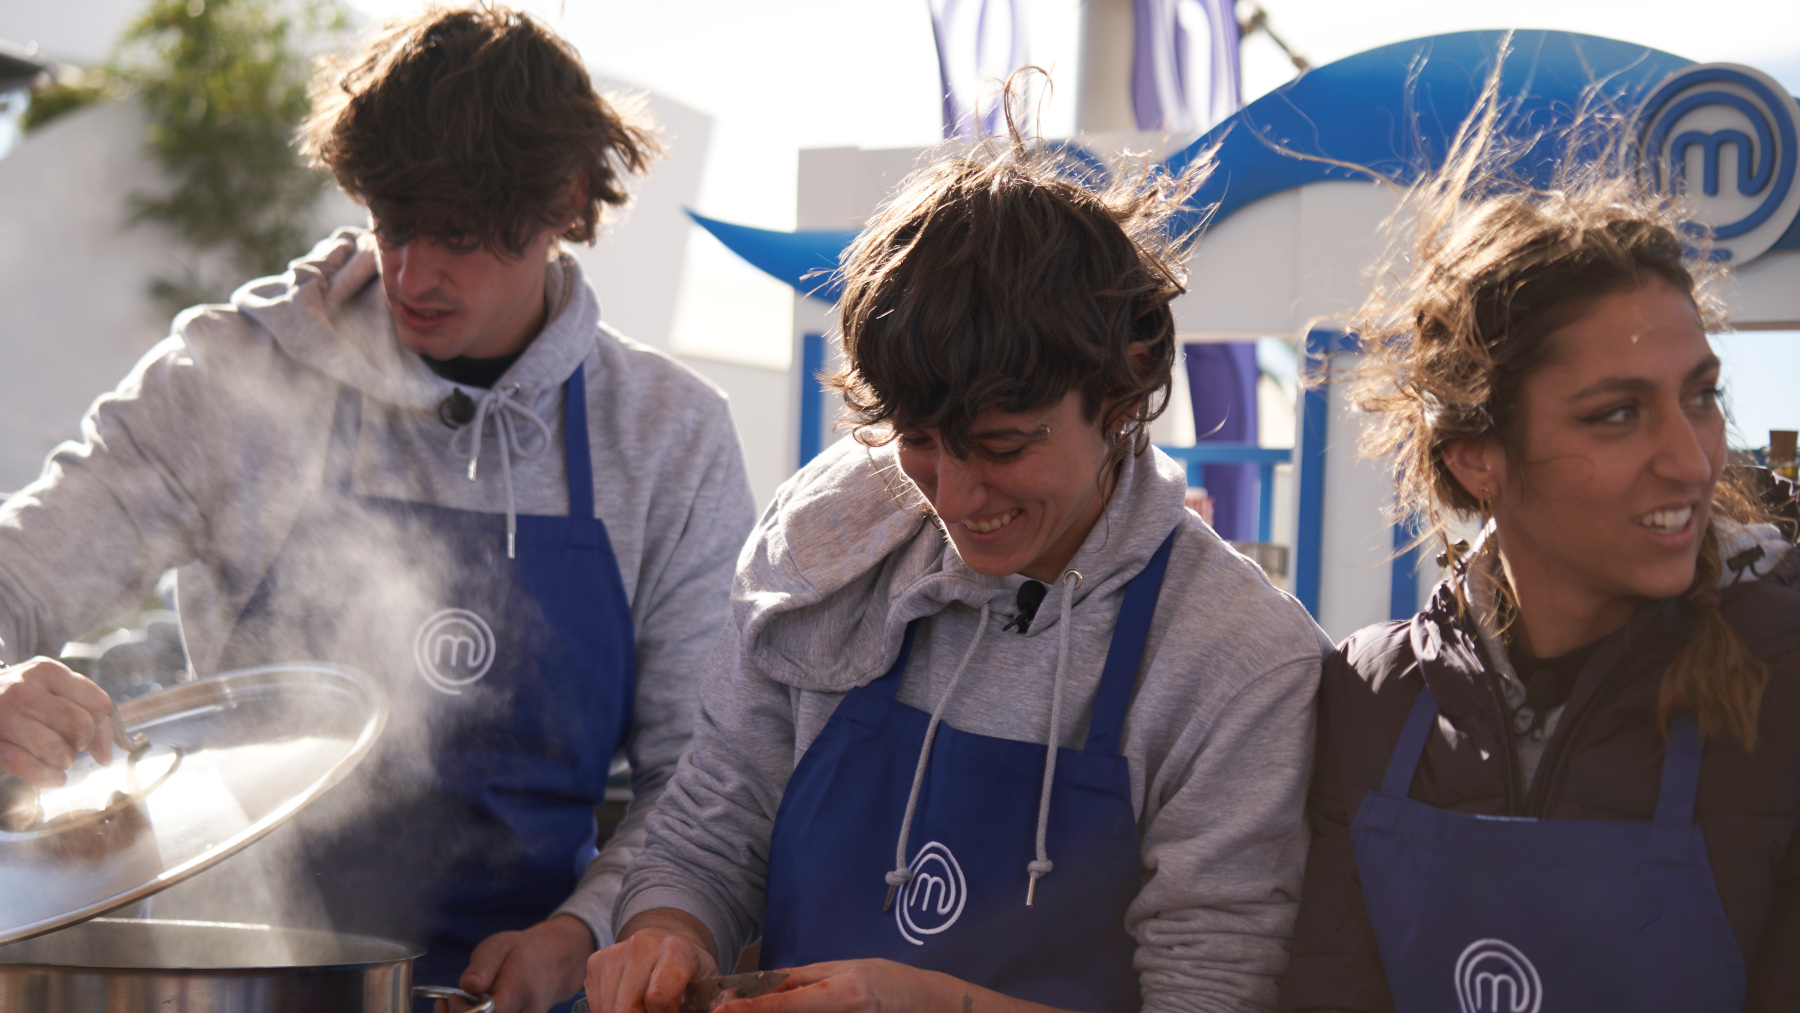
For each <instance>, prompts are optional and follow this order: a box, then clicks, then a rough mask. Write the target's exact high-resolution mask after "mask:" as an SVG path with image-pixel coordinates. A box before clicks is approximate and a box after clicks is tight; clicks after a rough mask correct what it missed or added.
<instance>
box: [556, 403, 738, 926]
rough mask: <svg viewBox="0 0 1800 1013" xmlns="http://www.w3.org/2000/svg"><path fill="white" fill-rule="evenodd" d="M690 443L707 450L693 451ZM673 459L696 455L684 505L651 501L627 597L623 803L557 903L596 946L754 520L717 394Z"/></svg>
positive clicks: (637, 847)
mask: <svg viewBox="0 0 1800 1013" xmlns="http://www.w3.org/2000/svg"><path fill="white" fill-rule="evenodd" d="M695 448H710V452H709V453H706V454H704V455H700V454H696V453H695V452H694V449H695ZM682 455H691V456H685V457H684V456H682ZM677 459H680V460H702V461H704V462H705V463H704V465H703V466H702V467H701V468H700V469H699V472H700V473H699V480H698V482H697V484H695V485H694V486H693V489H694V493H693V496H692V499H691V500H690V502H689V504H688V508H687V510H686V511H685V512H678V511H673V510H667V511H665V510H664V506H665V504H662V503H658V504H657V511H658V513H659V514H663V515H664V516H667V517H670V518H672V520H671V521H670V523H669V524H668V526H667V527H666V528H665V529H653V531H652V536H653V537H655V538H657V539H659V540H661V541H663V542H664V545H662V546H656V545H647V546H646V547H645V550H646V551H645V554H644V555H645V559H646V560H650V559H658V560H661V565H660V566H657V567H656V568H655V569H654V571H650V570H649V569H648V568H647V569H646V572H645V573H643V574H641V575H640V577H639V587H640V590H639V592H638V595H637V597H636V598H635V600H634V601H633V604H632V610H633V612H634V613H635V614H636V618H637V624H636V625H637V694H636V699H635V703H634V710H633V714H632V728H631V732H630V735H629V738H628V739H627V740H626V744H625V751H626V756H627V757H628V758H629V759H630V761H631V791H632V800H631V804H630V806H629V807H628V808H627V809H626V811H625V817H624V819H623V820H621V821H620V823H619V826H618V827H617V828H616V829H615V830H614V831H613V834H612V837H611V838H609V839H608V840H607V842H606V846H605V847H604V848H603V849H601V851H600V854H599V855H598V856H596V857H595V858H594V860H593V861H592V862H590V863H589V864H588V868H587V870H586V872H585V873H584V874H583V876H582V878H581V882H580V883H579V884H578V885H577V886H576V889H575V892H574V894H572V895H571V896H570V897H569V899H568V900H567V901H565V902H564V903H563V905H562V906H561V907H560V908H558V909H557V913H559V914H571V915H574V916H575V917H577V918H580V919H581V920H582V921H583V922H585V923H586V924H587V926H588V928H589V929H590V930H591V931H592V932H593V933H594V940H595V942H596V943H597V944H598V945H600V946H602V947H605V946H609V945H611V944H612V941H613V930H614V927H615V924H616V923H615V922H614V921H613V917H612V912H613V906H614V904H615V902H616V901H617V899H618V897H619V889H620V884H621V881H622V879H623V877H624V875H625V870H626V869H627V868H629V867H630V866H631V864H632V862H633V861H634V860H635V859H636V858H637V857H638V855H639V854H640V853H641V852H642V851H643V849H644V844H645V820H646V817H647V816H648V815H649V813H650V812H651V810H653V809H654V808H655V807H656V803H657V799H658V798H659V797H661V796H662V794H663V791H664V789H665V787H666V786H667V785H668V783H669V780H670V778H671V777H673V776H674V775H675V769H676V764H677V762H678V761H679V760H680V759H681V757H682V754H683V753H684V752H686V750H687V748H688V742H689V739H690V737H691V736H692V735H693V731H694V706H695V700H696V698H697V696H698V695H699V683H700V673H701V671H702V670H703V667H704V664H705V661H706V656H707V651H708V649H709V648H710V647H711V646H712V643H713V641H714V639H715V638H716V636H717V634H718V631H719V629H720V627H721V626H723V625H724V624H725V621H726V618H727V616H728V615H729V612H730V605H731V602H730V598H731V576H732V571H733V569H734V567H735V565H736V562H737V556H738V552H739V550H740V549H741V548H742V547H743V544H744V539H745V538H746V537H747V536H748V535H749V533H750V527H751V524H752V523H753V522H754V521H755V505H754V501H753V499H752V495H751V492H750V484H749V479H748V477H747V476H746V475H745V473H744V460H743V452H742V450H741V449H740V448H739V444H738V439H737V433H736V430H735V429H734V428H733V427H732V425H731V420H730V416H729V415H728V414H727V413H726V407H725V403H724V401H723V400H720V401H718V402H717V404H716V411H714V412H713V413H712V414H711V416H710V417H709V419H708V420H707V422H706V423H705V424H704V425H702V426H700V427H698V431H697V432H696V433H695V434H694V439H693V443H692V444H691V445H690V446H688V447H684V448H683V449H682V451H681V452H680V453H679V454H677ZM668 484H669V485H673V486H674V487H676V488H680V487H681V486H680V485H679V484H676V483H668Z"/></svg>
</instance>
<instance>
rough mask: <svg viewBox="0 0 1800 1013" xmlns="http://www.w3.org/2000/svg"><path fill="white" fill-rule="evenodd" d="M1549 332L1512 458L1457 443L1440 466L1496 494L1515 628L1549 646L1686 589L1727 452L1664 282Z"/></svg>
mask: <svg viewBox="0 0 1800 1013" xmlns="http://www.w3.org/2000/svg"><path fill="white" fill-rule="evenodd" d="M1544 340H1546V341H1548V342H1549V343H1550V347H1549V357H1548V360H1547V361H1546V363H1545V364H1544V365H1543V366H1541V367H1540V368H1539V369H1538V370H1536V371H1535V372H1534V373H1532V374H1531V375H1530V376H1529V377H1528V378H1527V379H1526V380H1525V382H1524V385H1523V389H1522V398H1521V402H1522V403H1521V406H1520V411H1521V418H1520V422H1521V432H1520V439H1519V451H1518V453H1517V455H1516V457H1517V460H1512V459H1509V458H1508V456H1507V455H1506V454H1505V453H1504V452H1503V451H1502V450H1500V448H1499V447H1498V446H1497V445H1496V444H1494V443H1493V442H1492V441H1482V442H1479V443H1462V444H1452V445H1450V446H1447V447H1446V448H1445V450H1444V460H1445V462H1446V464H1448V465H1449V466H1450V468H1451V470H1452V472H1453V473H1454V474H1455V475H1456V478H1457V480H1458V481H1459V482H1461V483H1462V485H1463V487H1464V488H1465V489H1468V490H1469V491H1470V492H1471V493H1473V494H1476V495H1478V496H1479V490H1480V489H1481V488H1482V487H1483V486H1485V487H1486V488H1487V489H1488V491H1489V493H1490V495H1491V496H1492V502H1493V515H1494V521H1495V525H1496V528H1497V529H1498V533H1499V538H1500V551H1501V555H1502V559H1503V560H1504V562H1505V565H1506V570H1507V575H1508V577H1509V579H1510V580H1511V581H1512V585H1513V588H1514V590H1515V591H1516V593H1517V595H1518V599H1519V607H1520V612H1521V615H1522V618H1523V619H1524V620H1525V626H1526V631H1527V633H1528V635H1529V636H1530V637H1531V638H1532V641H1533V644H1532V647H1533V650H1534V651H1536V653H1538V654H1539V655H1540V656H1549V655H1550V654H1553V653H1559V651H1558V649H1559V648H1562V649H1573V648H1575V647H1579V646H1581V645H1582V644H1583V643H1586V642H1589V641H1591V640H1592V639H1596V638H1597V637H1599V636H1602V635H1604V634H1606V633H1607V632H1610V631H1611V630H1612V629H1616V628H1617V627H1618V626H1620V625H1623V623H1624V622H1625V621H1626V620H1627V619H1629V618H1630V615H1631V613H1632V611H1634V610H1635V608H1636V607H1637V605H1638V604H1639V603H1640V602H1642V601H1644V600H1646V599H1657V598H1668V597H1672V596H1675V595H1678V594H1681V593H1682V592H1684V591H1686V590H1687V588H1688V586H1689V585H1690V584H1691V583H1692V582H1693V579H1694V566H1695V560H1696V558H1697V557H1698V555H1699V551H1700V545H1701V536H1702V534H1703V533H1704V532H1705V530H1706V525H1707V522H1708V521H1709V519H1710V517H1711V506H1712V498H1713V487H1714V485H1715V484H1716V483H1717V482H1718V479H1719V475H1720V472H1721V471H1722V470H1723V468H1724V465H1725V459H1726V448H1725V418H1724V415H1723V412H1722V410H1721V408H1720V405H1719V391H1718V381H1719V360H1718V358H1717V357H1716V356H1715V355H1714V354H1713V352H1712V349H1711V347H1710V346H1709V345H1708V343H1707V340H1706V333H1705V331H1704V330H1703V328H1702V326H1701V323H1700V318H1699V315H1698V314H1697V313H1696V311H1695V309H1694V304H1693V301H1692V300H1691V299H1689V298H1688V296H1687V295H1685V294H1683V293H1682V292H1679V291H1677V290H1676V289H1675V288H1673V287H1672V286H1670V285H1669V284H1668V283H1666V282H1664V281H1661V280H1656V281H1652V282H1650V283H1648V284H1646V285H1644V286H1642V287H1640V288H1635V289H1630V290H1626V291H1621V292H1615V293H1612V294H1609V295H1605V296H1601V297H1600V298H1598V299H1596V300H1594V302H1593V303H1592V305H1591V306H1589V307H1588V309H1587V311H1586V312H1585V313H1583V314H1582V315H1581V316H1580V317H1579V318H1577V319H1576V320H1574V321H1573V322H1571V323H1569V324H1567V325H1565V326H1563V327H1561V328H1558V329H1557V330H1554V331H1552V332H1550V334H1548V335H1547V336H1546V338H1545V339H1544ZM1534 617H1535V618H1534ZM1559 627H1569V629H1568V630H1567V631H1565V632H1561V633H1558V632H1556V630H1557V629H1558V628H1559ZM1539 641H1543V642H1542V643H1540V642H1539Z"/></svg>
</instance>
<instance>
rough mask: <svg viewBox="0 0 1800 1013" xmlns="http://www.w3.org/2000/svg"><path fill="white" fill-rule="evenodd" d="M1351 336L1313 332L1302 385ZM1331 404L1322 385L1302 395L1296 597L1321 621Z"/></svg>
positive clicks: (1296, 530)
mask: <svg viewBox="0 0 1800 1013" xmlns="http://www.w3.org/2000/svg"><path fill="white" fill-rule="evenodd" d="M1346 337H1347V336H1346V335H1345V334H1344V333H1343V332H1341V331H1328V330H1319V331H1309V332H1307V335H1306V356H1305V360H1304V361H1303V362H1302V363H1301V373H1300V375H1301V382H1302V383H1303V384H1304V383H1305V380H1306V375H1307V370H1308V367H1309V366H1310V365H1312V364H1314V363H1318V364H1324V363H1326V362H1327V360H1328V359H1329V358H1330V356H1331V353H1333V352H1338V351H1342V350H1343V349H1344V347H1345V340H1346ZM1329 409H1330V404H1329V403H1328V402H1327V401H1326V400H1325V389H1324V388H1323V387H1321V386H1305V387H1303V388H1302V391H1301V394H1300V439H1299V447H1298V448H1297V449H1298V451H1299V454H1300V459H1299V461H1298V462H1297V464H1296V466H1295V467H1296V470H1297V471H1298V472H1299V476H1298V477H1299V480H1300V502H1299V504H1298V507H1297V509H1296V511H1295V515H1296V516H1295V518H1294V520H1295V524H1294V597H1296V598H1298V599H1300V604H1302V605H1304V606H1306V611H1308V612H1311V613H1312V614H1313V617H1314V618H1315V619H1316V618H1318V615H1319V574H1320V567H1321V563H1322V562H1323V559H1322V556H1321V549H1322V547H1323V544H1324V540H1325V440H1326V437H1327V435H1328V433H1327V429H1328V427H1327V425H1326V422H1327V416H1328V414H1329Z"/></svg>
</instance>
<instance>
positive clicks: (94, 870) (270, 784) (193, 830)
mask: <svg viewBox="0 0 1800 1013" xmlns="http://www.w3.org/2000/svg"><path fill="white" fill-rule="evenodd" d="M120 712H121V713H122V714H123V716H124V719H125V725H126V727H127V729H128V730H129V731H131V732H134V733H140V734H143V735H145V736H146V737H147V738H148V739H149V745H148V746H147V747H145V748H143V749H141V750H139V751H138V752H136V753H132V754H128V753H127V752H126V751H125V750H123V749H117V748H115V749H114V751H113V753H114V755H113V762H112V763H111V764H108V765H107V766H105V767H102V766H100V765H99V764H97V763H95V762H94V761H93V758H92V757H90V756H88V755H87V754H86V753H83V754H82V756H81V759H80V760H79V761H78V762H77V763H76V765H75V766H74V767H73V768H71V769H70V771H69V781H68V784H66V785H64V786H63V787H61V788H46V789H41V790H34V789H30V788H29V787H28V786H26V785H25V784H24V783H23V782H21V781H18V780H17V779H16V778H12V777H10V776H6V775H0V898H3V899H4V900H3V901H0V943H6V942H9V941H11V940H14V939H23V938H25V937H27V936H33V935H37V934H39V933H43V932H49V931H50V930H52V929H55V928H60V927H62V926H64V925H68V924H70V923H72V922H77V921H80V920H82V919H84V918H88V917H91V916H93V915H96V914H98V913H100V912H102V911H106V910H108V909H110V908H114V907H118V906H119V905H121V904H127V903H130V902H131V901H134V900H137V899H138V898H140V897H145V896H148V895H149V894H153V893H155V892H157V891H158V890H161V889H163V888H164V887H167V886H171V885H173V884H175V883H178V882H180V881H181V880H183V879H186V878H187V877H189V876H192V875H193V874H194V873H196V872H199V871H200V870H202V869H204V868H206V867H207V866H209V865H212V864H213V863H215V862H218V861H219V860H221V859H223V858H225V857H226V856H228V855H230V854H232V853H233V852H235V851H237V850H238V849H239V848H242V847H243V846H245V845H246V844H249V843H250V842H252V841H254V840H256V839H257V838H259V837H261V836H263V835H264V834H267V833H268V832H269V831H271V830H273V829H275V828H276V827H277V826H280V825H281V824H282V823H283V822H284V821H286V820H287V819H288V818H289V817H291V816H293V815H294V814H295V813H296V812H299V811H300V809H301V808H302V807H304V806H306V805H307V804H308V803H310V802H311V801H313V800H314V799H316V798H318V797H319V795H321V794H323V793H324V791H325V790H326V789H327V788H330V787H331V786H332V785H333V784H336V783H337V782H338V781H339V780H340V779H342V778H343V777H344V775H345V774H347V773H349V772H350V769H351V768H352V767H354V766H355V765H356V763H357V761H359V760H361V759H362V757H363V755H364V754H366V753H367V752H368V751H369V748H370V747H371V746H373V745H374V743H375V739H376V737H377V736H378V735H380V734H381V729H382V726H383V725H385V724H386V722H387V713H388V708H387V697H386V695H385V694H384V693H383V692H382V690H381V688H380V687H379V686H378V685H377V684H376V683H375V682H374V680H372V679H370V678H368V677H367V676H364V675H362V674H360V673H357V672H354V671H351V670H349V669H343V668H337V667H334V666H331V665H321V664H311V663H306V664H286V665H265V666H262V667H259V668H248V669H242V670H240V671H236V672H226V673H224V674H222V675H219V676H216V677H214V678H210V679H202V680H200V681H197V682H190V683H185V684H183V685H180V686H176V687H175V688H173V689H167V690H163V691H162V692H159V693H152V694H150V695H148V696H143V697H139V698H137V699H136V700H132V701H129V702H127V703H125V704H123V705H121V706H120Z"/></svg>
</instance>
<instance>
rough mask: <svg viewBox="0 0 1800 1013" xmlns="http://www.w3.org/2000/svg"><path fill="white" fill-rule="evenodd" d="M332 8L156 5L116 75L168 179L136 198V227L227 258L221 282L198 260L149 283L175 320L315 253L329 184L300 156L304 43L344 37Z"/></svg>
mask: <svg viewBox="0 0 1800 1013" xmlns="http://www.w3.org/2000/svg"><path fill="white" fill-rule="evenodd" d="M343 25H344V19H343V15H342V13H341V11H340V10H339V9H338V8H337V6H336V4H335V2H334V0H153V2H152V3H151V4H150V7H149V9H148V10H147V11H146V12H145V13H144V14H143V15H142V16H141V17H139V18H138V19H137V20H136V21H135V22H133V23H132V25H131V26H130V27H129V28H128V29H127V30H126V33H125V35H124V37H123V38H122V39H121V40H120V44H119V49H118V51H117V53H116V54H115V56H114V59H113V64H114V69H113V74H114V75H115V76H116V77H117V78H118V79H119V80H121V81H123V82H125V83H126V85H127V86H129V87H130V88H131V89H132V90H133V91H135V92H136V93H137V95H138V96H139V98H140V100H141V101H142V102H143V104H144V108H145V111H146V112H147V113H148V114H149V119H150V129H149V137H148V141H149V146H150V150H151V152H152V153H153V154H154V156H155V158H156V161H157V162H158V164H159V165H160V166H161V167H162V169H163V173H164V175H165V176H166V177H167V179H168V183H169V186H168V189H167V190H166V191H165V192H160V193H143V192H139V193H134V194H132V195H131V196H130V198H129V201H130V206H131V209H132V211H131V220H132V222H133V223H138V222H155V223H158V224H161V225H164V226H167V227H168V228H169V229H170V230H172V231H173V232H174V234H175V236H176V237H177V238H178V239H179V240H180V241H181V242H182V243H183V244H184V245H185V246H187V247H188V249H189V251H190V254H198V253H202V252H206V253H213V252H216V253H219V254H222V255H223V258H222V259H223V260H224V262H225V263H226V264H227V265H228V266H227V267H226V268H225V269H224V270H223V271H221V272H214V273H215V274H219V275H222V276H217V277H214V276H203V272H202V270H201V269H200V267H199V266H198V257H197V256H194V255H189V256H186V257H180V258H178V259H180V260H182V261H184V262H185V263H184V264H183V265H182V266H183V268H184V269H183V271H182V274H181V276H180V277H177V278H162V279H159V280H157V281H156V282H154V283H153V284H152V285H151V295H152V296H153V297H155V298H156V299H157V301H158V302H159V303H160V304H162V306H163V307H164V308H166V309H168V310H170V311H171V312H173V311H176V310H179V309H181V308H183V307H186V306H190V305H193V304H195V303H199V302H216V301H219V300H221V299H223V298H224V297H225V296H226V295H228V294H229V293H230V292H231V290H232V289H233V288H234V287H236V286H237V285H238V284H240V283H242V282H243V281H245V280H247V279H249V278H253V277H257V276H260V275H265V274H274V273H278V272H280V271H281V270H283V269H284V268H285V267H286V265H287V262H288V261H289V260H291V259H293V258H294V257H296V256H299V255H300V254H301V253H304V252H305V251H306V248H307V246H308V245H309V240H310V239H312V238H313V237H311V236H310V235H309V234H308V233H309V231H310V228H311V224H312V215H313V208H314V206H315V205H316V203H317V202H318V199H319V195H320V193H321V192H322V191H323V190H324V188H325V187H326V185H327V184H328V183H329V182H330V180H329V177H327V176H325V175H324V174H323V173H320V172H317V171H315V170H312V169H309V168H307V167H306V166H305V165H304V164H303V163H302V162H301V161H300V159H299V156H298V155H297V154H296V153H295V151H294V149H293V147H292V144H291V142H292V140H293V136H294V131H295V128H296V127H297V126H298V125H299V123H300V121H301V119H303V118H304V117H305V115H306V112H307V109H308V103H307V97H306V81H307V77H308V73H309V70H310V67H309V61H308V59H307V58H306V56H305V55H304V54H302V53H301V52H299V51H298V46H299V44H301V43H303V42H305V41H307V40H309V39H317V38H320V37H321V33H322V32H327V31H329V32H334V33H335V32H337V31H340V30H341V29H342V28H343Z"/></svg>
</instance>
